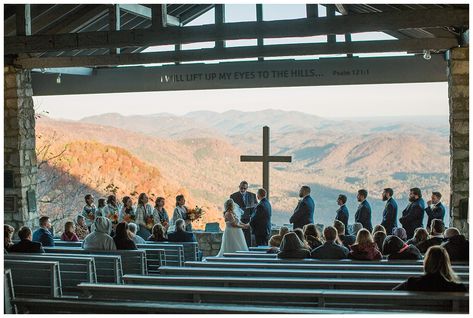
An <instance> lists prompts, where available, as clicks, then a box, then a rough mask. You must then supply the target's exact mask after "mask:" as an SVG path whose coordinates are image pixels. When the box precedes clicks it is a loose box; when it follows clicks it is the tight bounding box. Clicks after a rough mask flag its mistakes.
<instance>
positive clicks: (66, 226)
mask: <svg viewBox="0 0 473 318" xmlns="http://www.w3.org/2000/svg"><path fill="white" fill-rule="evenodd" d="M64 233H66V234H72V233H74V223H72V222H70V221H69V222H66V224H64Z"/></svg>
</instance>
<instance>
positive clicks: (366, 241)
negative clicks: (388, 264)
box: [348, 229, 383, 261]
mask: <svg viewBox="0 0 473 318" xmlns="http://www.w3.org/2000/svg"><path fill="white" fill-rule="evenodd" d="M348 257H349V258H352V259H357V260H367V261H374V260H380V259H381V258H382V257H383V256H382V255H381V252H380V251H379V250H378V245H376V243H375V242H374V241H373V237H372V236H371V233H370V232H369V231H368V230H367V229H361V230H360V231H359V232H358V235H357V236H356V241H355V244H353V245H351V246H350V253H349V254H348Z"/></svg>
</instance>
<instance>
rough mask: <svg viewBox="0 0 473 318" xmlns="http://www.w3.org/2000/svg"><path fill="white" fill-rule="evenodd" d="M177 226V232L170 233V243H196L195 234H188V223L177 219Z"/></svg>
mask: <svg viewBox="0 0 473 318" xmlns="http://www.w3.org/2000/svg"><path fill="white" fill-rule="evenodd" d="M175 225H176V229H175V231H174V232H172V233H168V240H169V242H195V236H194V233H192V232H186V221H184V220H183V219H177V220H176V223H175Z"/></svg>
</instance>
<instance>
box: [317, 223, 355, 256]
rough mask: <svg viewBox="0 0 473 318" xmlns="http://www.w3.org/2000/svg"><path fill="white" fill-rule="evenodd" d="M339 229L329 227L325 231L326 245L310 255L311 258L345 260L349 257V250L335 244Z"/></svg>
mask: <svg viewBox="0 0 473 318" xmlns="http://www.w3.org/2000/svg"><path fill="white" fill-rule="evenodd" d="M337 235H338V233H337V229H335V228H334V227H333V226H327V227H326V228H325V229H324V238H325V243H324V244H323V245H321V246H319V247H317V248H315V249H314V250H312V252H311V253H310V257H312V258H318V259H343V258H347V256H348V252H349V251H348V248H346V247H345V246H341V245H339V244H337V243H336V242H335V240H336V239H337Z"/></svg>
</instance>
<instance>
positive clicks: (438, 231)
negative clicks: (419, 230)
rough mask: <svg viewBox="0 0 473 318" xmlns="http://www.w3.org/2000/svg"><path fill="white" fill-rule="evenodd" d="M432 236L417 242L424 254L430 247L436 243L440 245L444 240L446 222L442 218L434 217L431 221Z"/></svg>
mask: <svg viewBox="0 0 473 318" xmlns="http://www.w3.org/2000/svg"><path fill="white" fill-rule="evenodd" d="M430 225H431V230H430V238H429V239H427V240H425V241H423V242H421V243H419V244H417V248H418V249H419V251H420V252H421V253H422V254H425V252H427V250H428V249H429V247H431V246H434V245H440V244H442V243H443V242H444V240H445V239H444V237H443V232H444V231H445V224H444V223H443V221H442V220H439V219H433V220H432V222H431V223H430Z"/></svg>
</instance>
